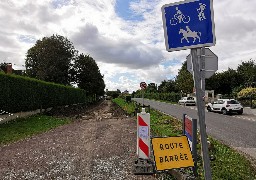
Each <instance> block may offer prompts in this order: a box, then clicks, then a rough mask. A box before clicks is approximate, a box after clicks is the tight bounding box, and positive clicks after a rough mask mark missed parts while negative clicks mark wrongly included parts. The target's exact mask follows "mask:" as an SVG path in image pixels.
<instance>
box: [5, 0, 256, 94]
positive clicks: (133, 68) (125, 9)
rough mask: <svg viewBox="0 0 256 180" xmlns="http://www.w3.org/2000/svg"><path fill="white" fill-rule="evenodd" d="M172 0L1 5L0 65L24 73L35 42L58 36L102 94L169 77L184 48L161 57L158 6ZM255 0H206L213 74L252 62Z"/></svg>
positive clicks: (18, 0) (34, 0)
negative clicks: (94, 74)
mask: <svg viewBox="0 0 256 180" xmlns="http://www.w3.org/2000/svg"><path fill="white" fill-rule="evenodd" d="M174 2H177V1H176V0H43V1H42V0H1V1H0V27H1V28H0V63H2V62H7V63H12V64H13V68H14V69H25V67H24V64H25V57H26V52H27V51H28V49H29V48H31V47H32V46H34V45H35V43H36V40H39V39H42V38H43V37H49V36H51V35H53V34H59V35H62V36H65V37H67V38H68V39H69V40H70V41H71V42H72V43H73V45H74V46H75V48H76V49H77V50H78V51H79V52H80V53H84V54H89V55H90V56H91V57H93V58H94V59H95V61H96V63H97V64H98V66H99V69H100V72H101V74H102V75H104V81H105V84H106V89H108V90H109V91H115V90H117V89H119V90H121V91H122V92H123V91H125V90H128V91H129V92H132V91H136V90H138V89H140V82H146V83H147V84H149V83H156V84H157V85H159V84H160V83H161V82H162V81H164V80H169V79H174V78H175V77H176V76H177V74H178V71H179V69H180V68H181V65H182V63H184V61H185V60H186V56H187V55H188V54H189V53H190V50H181V51H174V52H167V51H166V47H165V39H164V29H163V20H162V12H161V7H162V6H163V5H165V4H170V3H174ZM255 7H256V1H255V0H243V1H239V0H225V1H221V0H213V9H214V23H215V35H216V45H215V46H212V47H210V49H211V50H212V51H213V52H214V53H215V54H216V55H217V56H218V67H219V69H218V72H222V71H225V70H227V69H228V68H232V69H236V68H237V66H238V65H239V64H241V63H242V61H248V60H255V59H256V19H255V17H256V11H255Z"/></svg>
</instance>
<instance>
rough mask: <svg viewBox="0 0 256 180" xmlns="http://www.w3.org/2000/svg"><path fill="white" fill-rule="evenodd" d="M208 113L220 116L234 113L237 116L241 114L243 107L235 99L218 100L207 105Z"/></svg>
mask: <svg viewBox="0 0 256 180" xmlns="http://www.w3.org/2000/svg"><path fill="white" fill-rule="evenodd" d="M206 108H207V110H208V112H211V111H213V112H220V113H222V114H224V115H225V114H232V113H233V112H236V113H237V114H243V109H244V108H243V106H242V105H241V104H240V103H239V102H238V101H236V100H235V99H218V100H217V101H215V102H213V103H208V104H207V107H206Z"/></svg>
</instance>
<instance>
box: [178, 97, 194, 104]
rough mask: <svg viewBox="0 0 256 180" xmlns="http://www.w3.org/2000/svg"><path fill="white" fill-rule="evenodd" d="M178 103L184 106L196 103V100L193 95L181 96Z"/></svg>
mask: <svg viewBox="0 0 256 180" xmlns="http://www.w3.org/2000/svg"><path fill="white" fill-rule="evenodd" d="M178 103H179V105H182V104H183V105H184V106H187V105H196V101H195V99H194V98H193V97H182V98H181V99H180V100H179V102H178Z"/></svg>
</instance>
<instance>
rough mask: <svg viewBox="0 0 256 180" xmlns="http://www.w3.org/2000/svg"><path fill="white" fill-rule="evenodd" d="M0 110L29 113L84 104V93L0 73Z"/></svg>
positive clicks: (77, 89) (68, 87)
mask: <svg viewBox="0 0 256 180" xmlns="http://www.w3.org/2000/svg"><path fill="white" fill-rule="evenodd" d="M0 86H1V87H0V110H4V111H8V112H13V113H14V112H19V111H30V110H35V109H39V108H40V107H42V108H48V107H54V106H61V105H69V104H77V103H85V102H86V94H85V91H84V90H82V89H79V88H73V87H70V86H64V85H59V84H54V83H49V82H44V81H40V80H37V79H33V78H28V77H23V76H17V75H6V74H3V73H0Z"/></svg>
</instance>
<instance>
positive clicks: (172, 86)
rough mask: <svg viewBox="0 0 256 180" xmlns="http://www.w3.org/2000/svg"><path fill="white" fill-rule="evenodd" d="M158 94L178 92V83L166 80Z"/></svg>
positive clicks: (159, 87)
mask: <svg viewBox="0 0 256 180" xmlns="http://www.w3.org/2000/svg"><path fill="white" fill-rule="evenodd" d="M158 92H160V93H170V92H177V90H176V83H175V81H174V80H167V81H166V80H164V81H162V82H161V84H160V85H159V86H158Z"/></svg>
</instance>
